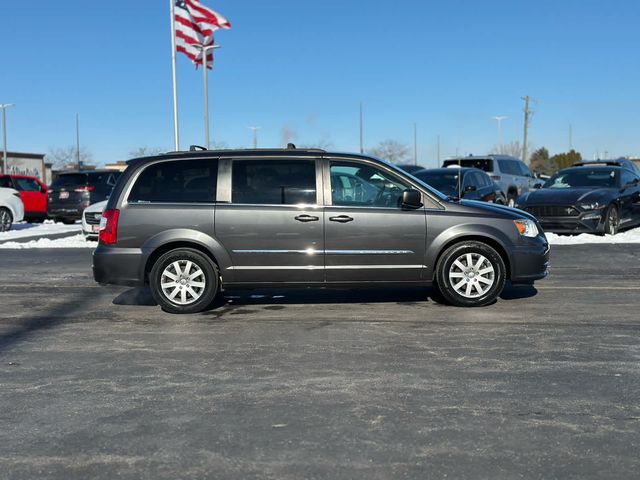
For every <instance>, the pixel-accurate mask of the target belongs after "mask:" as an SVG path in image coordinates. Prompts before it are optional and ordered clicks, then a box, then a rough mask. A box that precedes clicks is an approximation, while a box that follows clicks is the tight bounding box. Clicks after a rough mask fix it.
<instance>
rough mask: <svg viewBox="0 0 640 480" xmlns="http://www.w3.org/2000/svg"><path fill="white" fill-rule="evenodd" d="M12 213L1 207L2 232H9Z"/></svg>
mask: <svg viewBox="0 0 640 480" xmlns="http://www.w3.org/2000/svg"><path fill="white" fill-rule="evenodd" d="M11 223H12V219H11V214H10V213H9V212H8V211H7V210H5V209H4V208H3V209H0V232H8V231H9V230H10V229H11Z"/></svg>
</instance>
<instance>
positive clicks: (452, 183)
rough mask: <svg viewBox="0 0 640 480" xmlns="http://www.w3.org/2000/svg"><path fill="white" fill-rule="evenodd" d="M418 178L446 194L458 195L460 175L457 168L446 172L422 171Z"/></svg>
mask: <svg viewBox="0 0 640 480" xmlns="http://www.w3.org/2000/svg"><path fill="white" fill-rule="evenodd" d="M418 178H419V179H420V180H422V181H423V182H426V183H427V185H431V186H432V187H433V188H435V189H436V190H438V191H439V192H442V193H444V194H445V195H456V193H457V192H458V178H459V175H458V172H457V171H456V170H453V169H452V171H451V172H444V173H421V174H419V175H418Z"/></svg>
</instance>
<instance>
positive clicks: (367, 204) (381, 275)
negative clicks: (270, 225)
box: [324, 160, 427, 283]
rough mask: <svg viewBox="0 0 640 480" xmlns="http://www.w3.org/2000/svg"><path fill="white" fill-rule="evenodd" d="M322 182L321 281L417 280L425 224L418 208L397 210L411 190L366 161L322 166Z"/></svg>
mask: <svg viewBox="0 0 640 480" xmlns="http://www.w3.org/2000/svg"><path fill="white" fill-rule="evenodd" d="M324 179H325V183H326V182H327V180H329V182H330V187H331V188H330V192H329V190H328V189H325V202H326V204H327V206H326V207H325V216H324V225H325V227H324V228H325V278H326V281H327V282H334V283H341V282H345V283H348V282H389V281H400V282H401V281H417V280H420V279H421V278H422V273H423V271H424V268H425V266H424V261H425V246H426V235H427V225H426V215H425V210H424V208H421V209H418V210H403V209H402V208H401V197H402V192H403V191H404V190H405V189H407V188H411V185H410V184H409V183H407V182H406V181H404V180H402V179H401V178H400V177H399V176H397V175H396V174H395V173H393V171H392V170H391V169H389V170H387V169H384V168H382V167H380V166H378V165H377V164H375V163H373V162H367V161H366V160H348V161H340V160H330V161H327V163H326V164H325V175H324ZM327 197H329V198H327Z"/></svg>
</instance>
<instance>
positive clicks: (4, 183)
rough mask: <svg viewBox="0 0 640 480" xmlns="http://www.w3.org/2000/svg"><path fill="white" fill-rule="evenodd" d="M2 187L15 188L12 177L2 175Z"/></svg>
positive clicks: (0, 181) (0, 180) (0, 184)
mask: <svg viewBox="0 0 640 480" xmlns="http://www.w3.org/2000/svg"><path fill="white" fill-rule="evenodd" d="M0 187H2V188H13V183H11V177H0Z"/></svg>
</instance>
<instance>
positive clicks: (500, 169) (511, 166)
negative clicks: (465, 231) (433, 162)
mask: <svg viewBox="0 0 640 480" xmlns="http://www.w3.org/2000/svg"><path fill="white" fill-rule="evenodd" d="M455 165H459V166H461V167H473V168H479V169H480V170H484V171H485V172H487V173H488V174H489V176H490V177H491V179H492V180H493V181H494V182H496V183H497V184H498V185H499V186H500V188H502V191H503V192H504V194H505V195H506V197H507V204H508V205H509V206H510V207H513V206H514V205H515V202H516V200H517V199H518V197H519V196H520V195H522V194H523V193H526V192H528V191H530V190H532V189H534V188H537V187H539V186H541V185H542V183H544V182H542V181H540V180H538V179H536V178H535V177H534V176H533V175H532V174H531V171H530V170H529V167H527V165H526V164H525V163H524V162H523V161H522V160H518V159H517V158H515V157H510V156H508V155H485V156H468V157H456V158H448V159H447V160H445V161H444V163H443V165H442V166H443V167H450V166H455Z"/></svg>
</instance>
